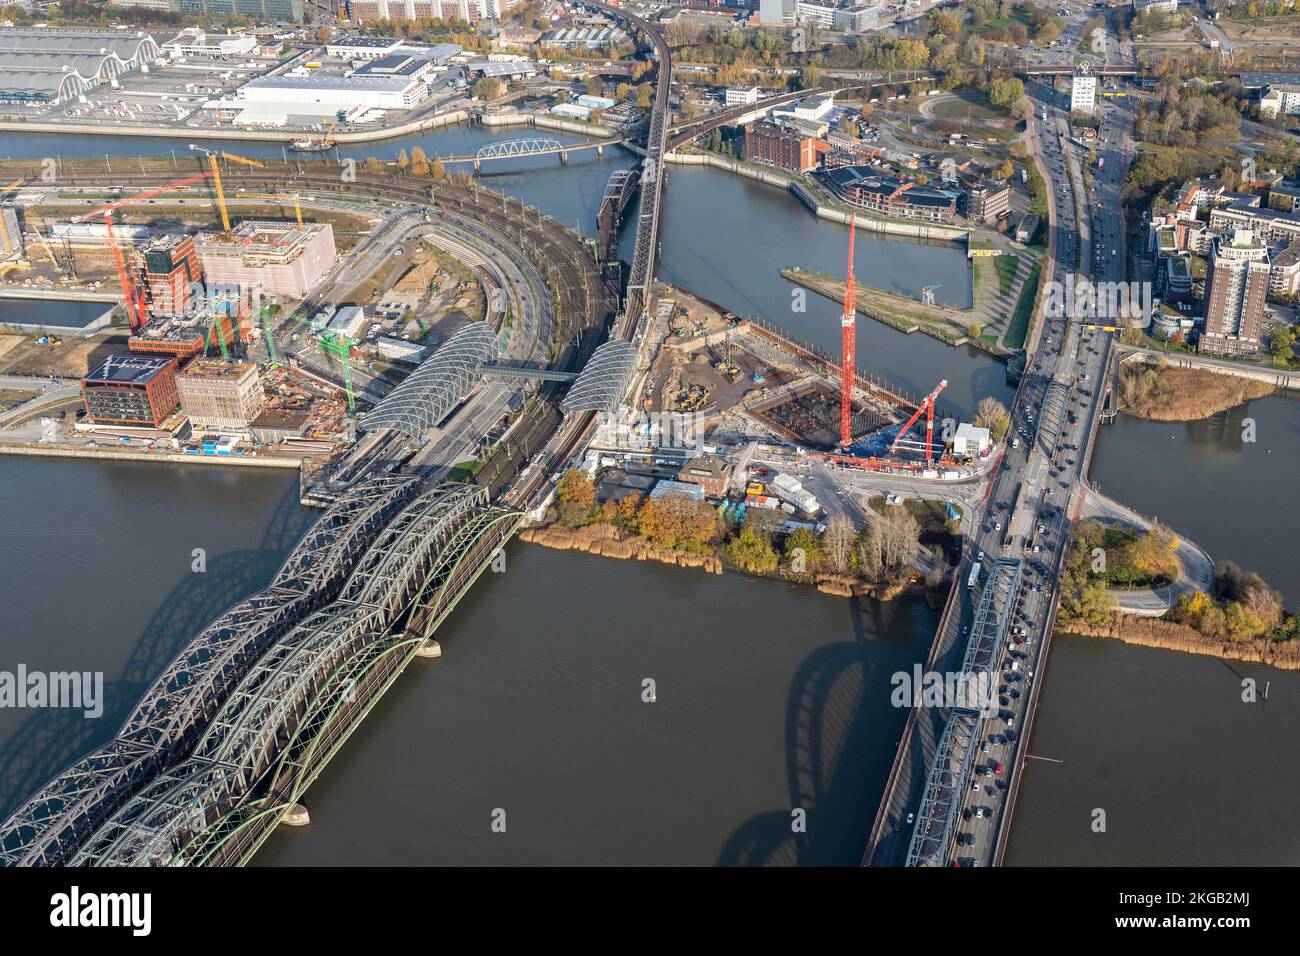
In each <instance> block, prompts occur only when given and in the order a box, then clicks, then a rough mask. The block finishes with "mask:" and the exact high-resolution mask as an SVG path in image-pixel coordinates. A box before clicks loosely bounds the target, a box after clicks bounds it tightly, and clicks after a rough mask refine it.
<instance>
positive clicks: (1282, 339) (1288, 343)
mask: <svg viewBox="0 0 1300 956" xmlns="http://www.w3.org/2000/svg"><path fill="white" fill-rule="evenodd" d="M1294 345H1295V332H1293V331H1292V330H1291V327H1290V326H1288V325H1278V326H1274V327H1273V329H1272V331H1270V332H1269V336H1268V350H1269V353H1270V354H1271V355H1272V356H1273V357H1274V358H1276V359H1281V360H1282V361H1285V362H1289V361H1291V355H1292V347H1293V346H1294Z"/></svg>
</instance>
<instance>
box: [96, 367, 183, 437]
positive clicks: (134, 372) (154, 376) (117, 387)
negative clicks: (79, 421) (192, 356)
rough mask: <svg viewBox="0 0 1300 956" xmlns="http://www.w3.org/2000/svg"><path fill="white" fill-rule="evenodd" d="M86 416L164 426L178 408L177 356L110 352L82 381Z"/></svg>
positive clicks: (100, 421)
mask: <svg viewBox="0 0 1300 956" xmlns="http://www.w3.org/2000/svg"><path fill="white" fill-rule="evenodd" d="M81 397H82V401H83V402H85V405H86V417H87V418H88V419H89V420H90V421H92V422H95V423H97V424H109V425H134V426H138V427H153V428H156V427H158V426H159V425H161V424H162V423H163V422H164V421H165V420H166V419H167V417H168V416H169V415H171V413H172V412H174V411H175V410H176V406H177V404H178V403H179V399H178V398H177V397H176V359H174V358H167V357H164V356H159V355H132V354H119V355H110V356H109V357H108V358H107V359H105V360H104V362H103V363H102V364H101V365H100V366H99V367H98V368H96V369H95V370H94V371H93V372H91V373H90V374H89V375H87V376H86V377H85V378H83V379H82V380H81Z"/></svg>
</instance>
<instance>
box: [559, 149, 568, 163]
mask: <svg viewBox="0 0 1300 956" xmlns="http://www.w3.org/2000/svg"><path fill="white" fill-rule="evenodd" d="M560 165H561V166H567V165H569V151H568V150H567V149H562V150H560Z"/></svg>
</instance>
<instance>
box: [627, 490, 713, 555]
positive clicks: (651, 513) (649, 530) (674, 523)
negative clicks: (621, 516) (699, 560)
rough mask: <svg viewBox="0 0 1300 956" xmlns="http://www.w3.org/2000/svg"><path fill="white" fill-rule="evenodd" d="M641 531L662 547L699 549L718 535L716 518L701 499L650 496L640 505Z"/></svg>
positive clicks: (711, 509)
mask: <svg viewBox="0 0 1300 956" xmlns="http://www.w3.org/2000/svg"><path fill="white" fill-rule="evenodd" d="M640 521H641V533H642V534H643V535H645V536H646V537H647V538H649V539H650V540H651V541H653V542H654V543H655V544H657V545H660V546H662V547H665V548H682V549H685V550H688V551H699V550H702V549H703V547H704V546H705V545H706V544H707V543H708V542H710V541H712V540H713V539H714V538H716V537H717V534H718V518H717V515H716V514H715V513H714V511H713V508H711V507H710V506H709V505H708V504H706V503H704V502H703V501H692V500H690V499H689V498H650V499H648V500H647V501H646V503H645V504H644V505H642V507H641V514H640Z"/></svg>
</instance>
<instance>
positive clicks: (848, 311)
mask: <svg viewBox="0 0 1300 956" xmlns="http://www.w3.org/2000/svg"><path fill="white" fill-rule="evenodd" d="M853 234H854V233H853V229H852V228H851V229H850V231H849V252H848V264H849V266H848V271H847V275H846V281H845V283H844V311H843V313H842V316H841V323H840V326H841V349H840V354H839V355H838V356H829V355H826V354H824V353H822V352H821V351H820V350H819V349H817V348H816V347H815V346H813V345H811V344H805V343H798V342H795V341H792V340H791V339H790V338H789V337H788V336H787V335H786V334H785V333H783V332H782V331H781V330H779V329H777V328H775V327H773V326H770V325H768V324H766V323H765V322H763V321H762V320H761V319H757V318H750V317H739V316H736V315H735V314H733V313H731V312H730V311H728V310H727V309H725V308H724V307H722V306H719V305H717V304H716V303H712V302H709V301H707V300H705V299H702V298H701V297H699V296H695V295H692V294H690V293H687V292H686V291H685V290H682V289H678V288H675V287H673V286H669V285H666V284H660V285H659V286H658V287H657V288H656V297H655V306H654V308H653V310H652V312H653V316H654V319H655V321H654V322H653V323H652V324H651V326H650V329H649V331H648V333H647V335H648V337H649V338H650V339H651V341H653V342H657V344H658V350H657V352H656V353H655V355H654V360H653V362H652V364H651V368H650V372H649V374H648V376H647V378H646V384H645V387H644V388H643V389H642V392H641V410H642V411H644V412H646V413H649V414H651V415H654V414H663V413H675V414H682V415H690V416H692V417H693V421H694V423H695V427H696V429H697V431H699V432H700V433H701V434H707V435H708V436H710V440H711V441H712V440H713V439H717V440H718V441H720V442H723V443H726V442H728V441H730V442H732V443H735V444H742V443H744V442H746V441H760V442H761V441H773V440H774V441H776V442H779V443H782V444H786V445H792V446H794V447H795V448H797V449H798V450H799V451H800V452H802V453H804V454H807V455H808V456H809V457H811V458H814V459H820V460H823V461H826V462H828V463H831V464H833V465H835V466H838V467H845V468H855V469H863V470H870V471H883V472H893V473H900V474H916V475H922V476H933V477H940V474H941V471H940V470H941V469H942V470H951V469H954V468H958V467H962V466H969V465H970V464H972V463H973V462H972V458H973V456H972V455H970V454H967V453H966V451H965V449H964V448H963V449H962V451H961V453H957V452H955V451H954V450H953V448H952V446H951V444H950V443H945V441H944V435H943V433H942V431H941V430H940V429H937V428H936V420H938V421H940V422H942V421H943V419H944V414H943V411H942V409H941V408H939V406H938V402H939V400H940V397H941V395H942V393H943V390H944V388H945V387H946V386H947V383H946V382H939V383H937V385H936V387H935V388H934V389H933V390H932V391H931V392H930V393H929V394H928V395H925V396H912V395H908V394H906V393H905V392H903V391H902V390H901V389H898V388H896V387H894V386H892V385H890V384H889V383H888V382H887V381H885V380H884V379H882V378H879V377H877V376H875V375H872V374H867V375H862V374H859V373H858V370H857V361H856V354H855V353H856V321H857V306H856V301H855V299H856V285H855V282H854V277H853V272H852V263H853ZM967 427H969V426H967Z"/></svg>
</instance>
